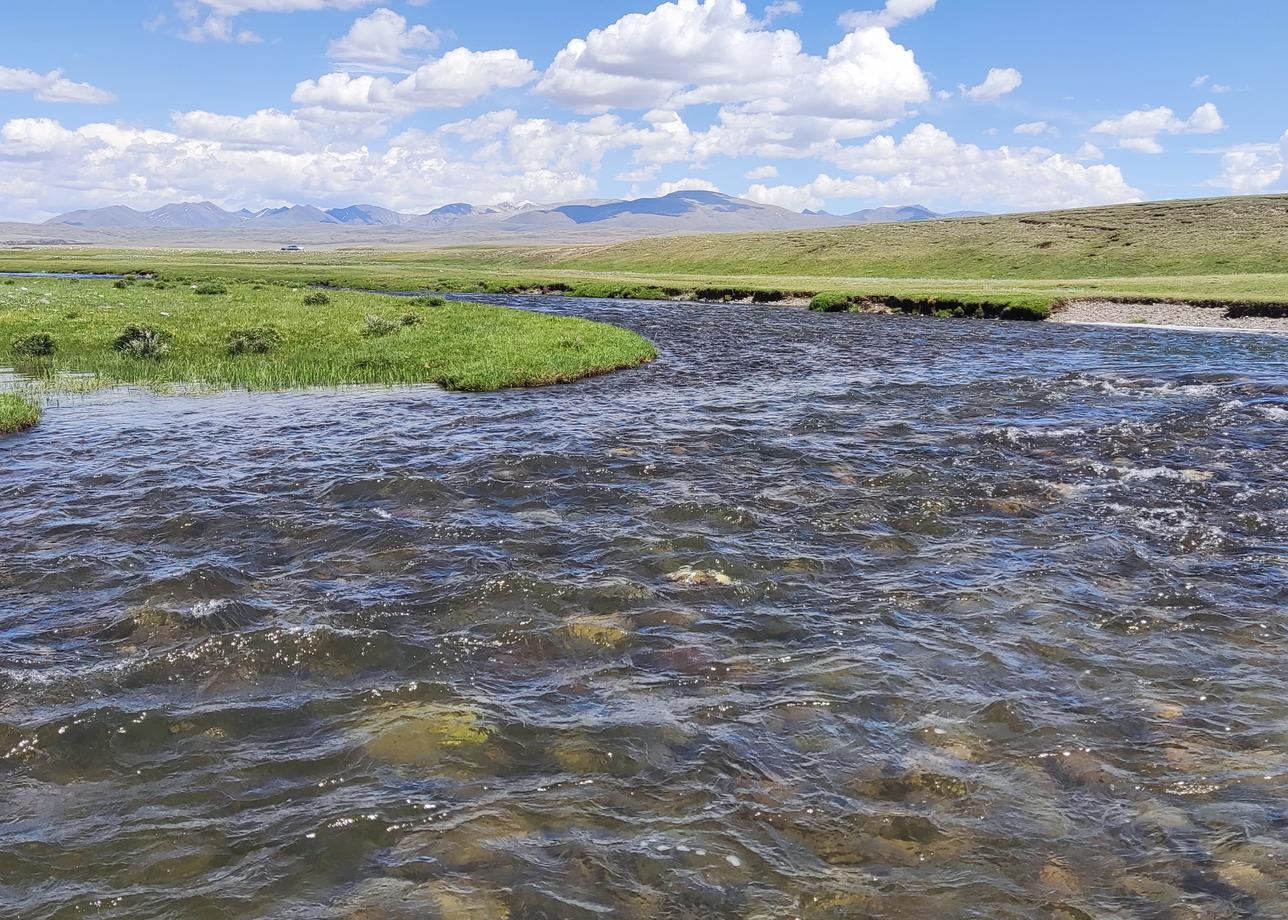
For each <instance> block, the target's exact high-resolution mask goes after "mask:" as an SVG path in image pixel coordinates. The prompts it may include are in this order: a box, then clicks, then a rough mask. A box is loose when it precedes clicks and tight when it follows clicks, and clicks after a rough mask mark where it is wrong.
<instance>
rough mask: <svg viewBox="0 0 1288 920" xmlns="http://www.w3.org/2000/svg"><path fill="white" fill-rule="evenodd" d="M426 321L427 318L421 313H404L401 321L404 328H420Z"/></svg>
mask: <svg viewBox="0 0 1288 920" xmlns="http://www.w3.org/2000/svg"><path fill="white" fill-rule="evenodd" d="M424 321H425V317H423V316H421V315H420V314H419V313H404V314H403V315H402V319H400V320H399V322H400V323H402V324H403V325H404V326H419V325H420V324H421V323H423V322H424Z"/></svg>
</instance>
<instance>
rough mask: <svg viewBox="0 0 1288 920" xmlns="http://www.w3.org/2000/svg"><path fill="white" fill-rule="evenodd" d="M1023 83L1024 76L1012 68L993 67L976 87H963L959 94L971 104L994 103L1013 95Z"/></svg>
mask: <svg viewBox="0 0 1288 920" xmlns="http://www.w3.org/2000/svg"><path fill="white" fill-rule="evenodd" d="M1023 82H1024V76H1023V75H1022V74H1021V73H1020V72H1019V71H1018V70H1016V69H1015V68H1014V67H994V68H993V69H992V70H990V71H989V72H988V76H986V77H985V78H984V82H983V83H980V84H979V85H978V86H963V87H962V88H961V93H962V95H963V96H965V97H966V98H967V99H969V100H971V101H972V102H994V101H996V100H998V99H1001V98H1002V97H1003V96H1005V95H1007V94H1008V93H1013V92H1015V91H1016V90H1017V89H1019V88H1020V84H1021V83H1023Z"/></svg>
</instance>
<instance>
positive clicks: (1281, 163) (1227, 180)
mask: <svg viewBox="0 0 1288 920" xmlns="http://www.w3.org/2000/svg"><path fill="white" fill-rule="evenodd" d="M1221 165H1222V167H1223V168H1222V172H1221V175H1220V176H1219V177H1217V178H1216V179H1214V180H1212V181H1211V182H1210V183H1208V184H1209V185H1213V186H1216V187H1218V188H1225V189H1229V190H1230V191H1232V192H1235V193H1237V194H1240V195H1250V194H1255V193H1257V192H1264V191H1267V190H1269V189H1271V188H1278V187H1280V185H1279V183H1280V181H1281V180H1283V179H1288V131H1286V132H1284V136H1283V137H1282V138H1281V139H1280V140H1279V143H1277V144H1245V145H1243V146H1240V147H1236V148H1234V149H1233V150H1229V151H1227V152H1226V153H1225V155H1224V156H1223V157H1222V158H1221Z"/></svg>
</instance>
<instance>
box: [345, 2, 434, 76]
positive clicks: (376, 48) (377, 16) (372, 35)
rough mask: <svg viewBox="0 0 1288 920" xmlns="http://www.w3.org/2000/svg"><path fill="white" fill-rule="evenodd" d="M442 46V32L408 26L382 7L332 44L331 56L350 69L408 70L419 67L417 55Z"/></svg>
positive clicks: (425, 27) (419, 26)
mask: <svg viewBox="0 0 1288 920" xmlns="http://www.w3.org/2000/svg"><path fill="white" fill-rule="evenodd" d="M438 43H439V35H438V33H437V32H434V31H433V30H432V29H430V28H429V27H428V26H423V25H415V26H408V24H407V20H406V19H405V18H404V17H402V16H400V15H398V14H397V13H395V12H394V11H393V10H390V9H387V8H385V7H381V8H380V9H378V10H376V11H375V12H373V13H372V14H371V15H370V16H364V17H362V18H361V19H358V20H355V21H354V23H353V25H352V27H350V29H349V32H348V34H346V35H345V36H344V37H343V38H338V39H336V40H335V41H333V42H331V45H330V47H329V48H328V49H327V55H328V56H329V57H330V58H331V60H332V61H334V62H336V63H337V64H339V65H341V66H344V67H348V68H350V69H355V70H374V71H398V70H401V71H406V70H409V69H411V67H412V66H414V65H415V63H416V60H417V58H418V57H419V55H417V54H416V52H426V51H432V50H434V49H435V48H437V47H438Z"/></svg>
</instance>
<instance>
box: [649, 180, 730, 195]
mask: <svg viewBox="0 0 1288 920" xmlns="http://www.w3.org/2000/svg"><path fill="white" fill-rule="evenodd" d="M718 191H720V189H718V188H716V186H715V185H714V184H712V183H710V182H708V181H707V180H706V179H677V180H676V181H674V182H663V183H661V184H659V185H658V187H657V192H656V194H657V195H658V197H662V196H664V195H670V194H671V193H672V192H718Z"/></svg>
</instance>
